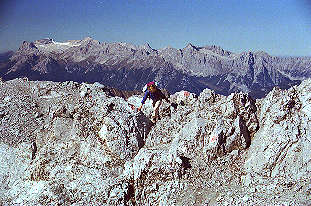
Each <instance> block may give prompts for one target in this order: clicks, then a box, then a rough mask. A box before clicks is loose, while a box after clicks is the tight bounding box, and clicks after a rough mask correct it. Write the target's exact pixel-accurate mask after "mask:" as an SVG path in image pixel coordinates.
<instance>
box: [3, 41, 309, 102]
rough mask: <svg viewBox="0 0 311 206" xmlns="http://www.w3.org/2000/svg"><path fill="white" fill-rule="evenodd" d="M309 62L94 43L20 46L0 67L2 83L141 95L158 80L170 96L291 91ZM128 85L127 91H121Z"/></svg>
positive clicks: (259, 94)
mask: <svg viewBox="0 0 311 206" xmlns="http://www.w3.org/2000/svg"><path fill="white" fill-rule="evenodd" d="M310 65H311V59H310V58H307V57H300V58H290V57H287V58H281V57H272V56H269V55H268V54H266V53H264V52H255V53H254V52H244V53H241V54H235V53H232V52H229V51H225V50H223V49H222V48H220V47H217V46H205V47H196V46H194V45H192V44H188V45H187V46H186V47H185V48H183V49H175V48H165V49H161V50H155V49H152V48H151V47H150V46H149V45H148V44H145V45H142V46H135V45H132V44H127V43H100V42H98V41H96V40H93V39H92V38H89V37H88V38H85V39H83V40H72V41H67V42H55V41H54V40H52V39H43V40H36V41H34V42H24V43H23V44H22V45H21V47H20V48H19V50H18V51H17V52H16V53H15V54H14V55H13V56H12V57H11V58H10V61H9V62H7V63H6V64H4V65H3V66H1V65H0V75H1V76H2V77H3V78H4V79H6V80H9V79H14V78H17V77H24V76H26V77H28V78H29V79H30V80H52V81H69V80H71V81H77V82H96V81H97V82H100V83H103V84H105V85H107V86H111V87H114V88H118V89H122V90H140V89H141V88H142V87H143V86H144V84H145V83H146V81H152V80H156V81H158V82H159V83H160V84H161V85H162V87H163V88H166V89H167V90H168V91H170V92H171V93H175V92H178V91H181V90H187V91H190V92H193V93H196V94H197V95H199V93H201V92H202V91H203V90H204V89H205V88H209V89H213V90H215V91H216V93H218V94H223V95H230V94H231V93H232V92H239V91H242V92H245V93H249V94H250V95H251V96H253V97H255V98H261V97H263V96H264V95H266V94H267V93H268V92H269V91H270V90H271V89H272V88H273V87H274V86H279V87H281V88H289V87H290V86H292V85H295V84H298V83H300V81H301V80H303V79H305V78H309V77H310V74H311V73H310V68H311V67H310ZM125 85H126V86H125Z"/></svg>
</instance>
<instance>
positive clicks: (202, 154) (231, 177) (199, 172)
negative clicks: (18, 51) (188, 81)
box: [0, 78, 311, 205]
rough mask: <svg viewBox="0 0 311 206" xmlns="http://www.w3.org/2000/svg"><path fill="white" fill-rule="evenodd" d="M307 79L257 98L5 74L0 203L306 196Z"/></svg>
mask: <svg viewBox="0 0 311 206" xmlns="http://www.w3.org/2000/svg"><path fill="white" fill-rule="evenodd" d="M310 94H311V80H305V81H303V82H302V83H301V84H300V85H297V86H293V87H291V88H290V89H288V90H281V89H280V88H274V89H273V90H272V91H271V92H269V94H268V95H267V96H266V97H265V98H263V99H260V100H254V99H252V98H251V97H250V96H249V95H248V94H245V93H233V94H231V95H229V96H227V97H226V96H223V95H219V94H216V93H215V92H214V91H212V90H210V89H205V90H203V92H201V93H200V94H199V95H195V94H194V93H191V92H189V91H185V90H184V91H179V92H176V93H174V94H172V95H170V97H169V100H170V102H172V103H174V104H169V103H166V102H164V103H163V105H162V107H161V110H160V116H161V119H160V120H159V121H158V122H157V123H156V124H155V125H152V124H151V122H150V114H151V111H152V106H151V102H150V101H149V100H148V101H147V102H146V106H145V107H144V108H143V111H142V112H139V113H138V112H136V110H135V106H136V107H137V106H138V105H139V103H140V100H141V98H142V95H141V94H136V95H132V96H129V97H128V98H121V97H118V96H116V95H112V94H111V93H109V92H107V90H106V87H105V86H103V85H101V84H99V83H94V84H87V83H82V84H79V83H76V82H72V81H66V82H62V83H57V82H51V81H29V80H28V79H26V78H24V79H14V80H10V81H1V82H0V182H1V184H0V204H1V205H87V204H91V205H309V204H310V198H311V184H310V182H311V155H310V150H311V139H310V137H311V133H310V131H311V125H310V124H311V95H310Z"/></svg>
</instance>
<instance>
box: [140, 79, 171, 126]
mask: <svg viewBox="0 0 311 206" xmlns="http://www.w3.org/2000/svg"><path fill="white" fill-rule="evenodd" d="M146 86H147V89H146V90H145V95H144V98H143V100H142V101H141V105H140V107H139V108H138V111H140V110H141V109H142V107H143V105H144V104H145V102H146V100H147V98H150V99H152V106H153V113H152V119H151V121H152V122H153V123H156V121H157V120H158V118H159V108H160V106H161V104H162V99H165V100H166V101H167V102H168V103H169V102H170V101H169V100H168V98H167V97H166V96H165V95H164V94H163V93H162V92H161V90H160V89H158V88H157V86H156V83H155V82H149V83H148V84H147V85H146Z"/></svg>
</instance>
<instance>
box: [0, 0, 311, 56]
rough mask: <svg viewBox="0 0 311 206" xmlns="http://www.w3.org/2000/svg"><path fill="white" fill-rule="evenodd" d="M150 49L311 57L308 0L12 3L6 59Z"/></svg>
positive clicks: (1, 22)
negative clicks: (34, 44)
mask: <svg viewBox="0 0 311 206" xmlns="http://www.w3.org/2000/svg"><path fill="white" fill-rule="evenodd" d="M87 36H90V37H92V38H93V39H96V40H99V41H100V42H128V43H133V44H135V45H140V44H144V43H149V44H150V46H151V47H152V48H154V49H160V48H164V47H167V46H171V47H174V48H177V49H180V48H184V47H185V46H186V45H187V44H188V43H192V44H193V45H196V46H205V45H217V46H221V47H222V48H224V49H226V50H229V51H232V52H236V53H240V52H244V51H265V52H268V53H269V54H271V55H276V56H311V1H310V0H309V1H307V0H275V1H274V0H272V1H271V0H136V1H135V0H54V1H51V0H49V1H48V0H4V1H2V3H1V7H0V52H3V51H7V50H16V49H17V48H18V47H19V46H20V44H21V43H22V42H23V41H24V40H26V41H34V40H37V39H42V38H47V37H49V38H53V39H54V40H55V41H60V42H61V41H67V40H73V39H83V38H85V37H87Z"/></svg>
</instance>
